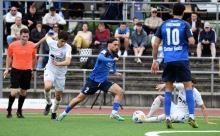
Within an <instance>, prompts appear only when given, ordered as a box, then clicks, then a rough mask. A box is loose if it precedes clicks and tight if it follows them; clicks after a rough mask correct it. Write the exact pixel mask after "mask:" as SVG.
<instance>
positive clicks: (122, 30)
mask: <svg viewBox="0 0 220 136" xmlns="http://www.w3.org/2000/svg"><path fill="white" fill-rule="evenodd" d="M129 36H130V29H129V28H128V27H127V26H126V23H125V22H121V23H120V26H119V27H118V28H117V29H116V31H115V38H116V39H117V40H118V49H119V50H118V56H119V57H120V56H121V50H120V47H121V44H122V43H124V48H125V51H124V54H123V56H124V57H126V56H127V55H128V52H127V50H128V46H129Z"/></svg>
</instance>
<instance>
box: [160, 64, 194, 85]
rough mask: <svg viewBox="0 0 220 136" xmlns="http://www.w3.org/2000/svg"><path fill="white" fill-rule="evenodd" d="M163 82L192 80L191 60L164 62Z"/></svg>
mask: <svg viewBox="0 0 220 136" xmlns="http://www.w3.org/2000/svg"><path fill="white" fill-rule="evenodd" d="M162 80H163V82H167V81H170V82H175V81H176V82H188V81H191V80H192V75H191V71H190V66H189V61H184V60H182V61H173V62H167V63H164V70H163V74H162Z"/></svg>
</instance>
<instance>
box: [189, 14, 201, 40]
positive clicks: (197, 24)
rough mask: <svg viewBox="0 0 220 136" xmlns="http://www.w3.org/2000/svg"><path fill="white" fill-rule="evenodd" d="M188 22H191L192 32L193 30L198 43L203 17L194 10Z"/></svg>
mask: <svg viewBox="0 0 220 136" xmlns="http://www.w3.org/2000/svg"><path fill="white" fill-rule="evenodd" d="M187 22H189V24H190V26H191V29H192V32H193V37H194V39H195V43H196V44H197V43H198V35H199V32H200V31H201V30H202V22H201V19H200V18H198V15H197V13H196V12H192V14H191V18H188V19H187Z"/></svg>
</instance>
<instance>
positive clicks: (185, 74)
mask: <svg viewBox="0 0 220 136" xmlns="http://www.w3.org/2000/svg"><path fill="white" fill-rule="evenodd" d="M184 10H185V6H184V5H183V4H181V3H175V4H174V6H173V17H174V18H173V19H169V20H167V21H165V22H164V23H163V24H162V25H161V26H160V27H159V29H158V30H157V32H156V34H155V41H154V44H153V63H152V67H151V73H152V74H156V73H157V70H159V65H158V62H157V52H158V46H159V44H160V42H161V40H162V39H163V46H162V47H163V53H164V71H163V74H162V80H163V82H165V84H166V91H165V94H164V111H165V115H166V126H167V128H170V129H173V125H172V123H171V118H170V106H171V100H172V90H173V83H174V82H182V83H183V84H184V88H185V91H186V101H187V105H188V110H189V124H190V125H191V126H192V127H193V128H198V125H197V123H196V122H195V118H194V98H193V92H192V86H191V80H192V79H191V77H192V76H191V72H190V65H189V61H188V47H189V46H193V45H194V44H195V40H194V38H193V34H192V31H191V30H190V25H189V24H188V23H187V22H185V21H183V20H181V19H182V17H183V15H184Z"/></svg>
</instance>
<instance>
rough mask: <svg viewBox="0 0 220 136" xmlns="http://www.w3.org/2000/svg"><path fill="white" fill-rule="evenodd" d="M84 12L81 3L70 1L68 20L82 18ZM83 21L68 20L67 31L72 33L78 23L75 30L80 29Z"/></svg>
mask: <svg viewBox="0 0 220 136" xmlns="http://www.w3.org/2000/svg"><path fill="white" fill-rule="evenodd" d="M83 12H84V4H83V3H72V4H70V5H69V16H70V20H82V18H83ZM82 23H83V22H74V21H69V26H68V31H67V32H69V33H70V34H73V32H74V30H75V28H76V26H77V25H78V28H77V32H78V31H80V30H81V28H82Z"/></svg>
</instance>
